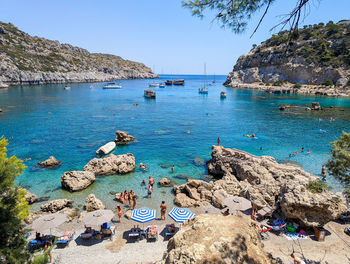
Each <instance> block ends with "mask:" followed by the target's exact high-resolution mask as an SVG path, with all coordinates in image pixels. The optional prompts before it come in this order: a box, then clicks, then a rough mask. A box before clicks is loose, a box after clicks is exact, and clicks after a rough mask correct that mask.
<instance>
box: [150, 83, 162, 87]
mask: <svg viewBox="0 0 350 264" xmlns="http://www.w3.org/2000/svg"><path fill="white" fill-rule="evenodd" d="M159 86H160V84H159V83H151V84H150V85H149V86H148V87H149V88H156V87H159Z"/></svg>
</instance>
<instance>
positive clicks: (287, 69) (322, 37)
mask: <svg viewBox="0 0 350 264" xmlns="http://www.w3.org/2000/svg"><path fill="white" fill-rule="evenodd" d="M288 40H289V32H288V31H282V32H280V33H279V34H278V35H272V37H271V38H270V39H268V40H266V41H265V42H262V43H261V44H260V45H258V46H256V45H253V48H252V50H251V51H250V52H249V53H248V54H246V55H242V56H241V57H240V58H239V59H238V61H237V63H236V65H235V66H234V68H233V71H232V72H231V73H230V74H229V76H228V77H227V80H226V82H225V85H227V86H235V85H237V84H242V83H250V84H251V83H260V85H262V84H264V85H266V84H267V85H269V84H277V85H278V84H281V83H283V82H289V83H291V84H297V83H300V84H307V85H327V87H330V86H332V84H334V85H335V86H336V87H338V88H344V87H347V86H349V85H350V81H349V80H350V20H342V21H340V22H338V23H337V24H334V23H333V22H328V23H327V24H326V25H325V24H323V23H320V24H318V25H310V26H304V28H302V29H299V31H298V34H296V35H295V36H294V38H293V39H292V40H291V43H290V45H288Z"/></svg>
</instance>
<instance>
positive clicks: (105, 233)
mask: <svg viewBox="0 0 350 264" xmlns="http://www.w3.org/2000/svg"><path fill="white" fill-rule="evenodd" d="M101 233H102V235H103V237H109V238H110V240H113V235H114V234H115V226H110V227H109V228H101Z"/></svg>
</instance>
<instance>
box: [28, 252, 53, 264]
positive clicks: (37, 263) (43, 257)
mask: <svg viewBox="0 0 350 264" xmlns="http://www.w3.org/2000/svg"><path fill="white" fill-rule="evenodd" d="M48 262H49V255H48V254H46V252H45V253H43V254H40V255H36V256H35V257H34V258H33V260H32V262H31V264H47V263H48Z"/></svg>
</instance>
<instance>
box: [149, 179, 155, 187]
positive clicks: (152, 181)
mask: <svg viewBox="0 0 350 264" xmlns="http://www.w3.org/2000/svg"><path fill="white" fill-rule="evenodd" d="M148 184H149V185H151V186H152V187H153V184H154V179H153V178H152V177H151V176H149V177H148Z"/></svg>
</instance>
